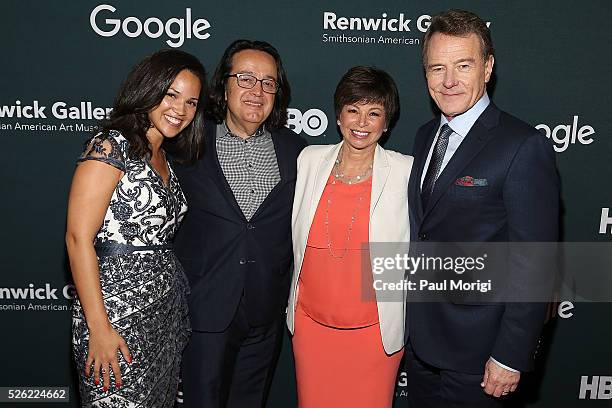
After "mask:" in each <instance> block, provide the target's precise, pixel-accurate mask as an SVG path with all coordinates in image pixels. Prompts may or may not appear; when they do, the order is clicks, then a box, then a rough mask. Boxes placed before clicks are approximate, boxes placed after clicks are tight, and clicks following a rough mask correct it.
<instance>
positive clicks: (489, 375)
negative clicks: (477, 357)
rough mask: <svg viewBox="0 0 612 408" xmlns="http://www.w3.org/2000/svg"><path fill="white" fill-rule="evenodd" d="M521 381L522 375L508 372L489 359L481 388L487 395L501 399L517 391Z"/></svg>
mask: <svg viewBox="0 0 612 408" xmlns="http://www.w3.org/2000/svg"><path fill="white" fill-rule="evenodd" d="M520 379H521V373H515V372H512V371H509V370H506V369H505V368H503V367H501V366H500V365H499V364H497V363H496V362H495V361H493V360H491V359H489V361H487V364H485V370H484V376H483V378H482V382H481V383H480V386H481V387H482V388H483V390H484V392H486V393H487V394H489V395H492V396H494V397H497V398H499V397H501V396H502V395H508V393H510V392H513V391H514V390H516V387H517V385H518V383H519V380H520Z"/></svg>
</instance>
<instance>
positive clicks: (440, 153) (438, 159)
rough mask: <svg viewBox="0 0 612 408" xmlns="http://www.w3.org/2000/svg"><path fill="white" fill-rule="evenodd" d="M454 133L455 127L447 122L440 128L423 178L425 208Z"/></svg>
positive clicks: (422, 193) (422, 189)
mask: <svg viewBox="0 0 612 408" xmlns="http://www.w3.org/2000/svg"><path fill="white" fill-rule="evenodd" d="M452 133H453V129H451V128H450V126H448V123H445V124H444V125H443V126H442V128H441V129H440V134H439V135H438V141H437V142H436V146H435V147H434V151H433V153H432V155H431V159H430V160H429V167H428V168H427V173H426V174H425V179H424V180H423V187H422V188H421V200H422V202H423V209H425V208H427V202H428V201H429V198H430V197H431V193H432V192H433V189H434V185H435V184H436V180H437V179H438V176H439V175H440V168H441V167H442V160H444V154H445V153H446V148H447V147H448V138H449V137H450V135H451V134H452Z"/></svg>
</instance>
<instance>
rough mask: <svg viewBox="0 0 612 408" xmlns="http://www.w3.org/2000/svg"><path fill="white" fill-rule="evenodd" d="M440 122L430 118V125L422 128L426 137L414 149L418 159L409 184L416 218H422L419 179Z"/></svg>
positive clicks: (422, 210) (421, 176)
mask: <svg viewBox="0 0 612 408" xmlns="http://www.w3.org/2000/svg"><path fill="white" fill-rule="evenodd" d="M439 123H440V120H439V119H437V120H432V121H431V122H430V125H429V126H428V127H427V128H425V129H424V131H423V132H424V134H425V135H426V137H427V138H426V139H425V141H424V142H423V143H421V144H420V145H419V146H416V148H415V151H414V157H415V160H416V159H417V158H418V161H417V162H416V163H415V166H414V170H413V172H414V176H413V177H412V179H413V183H412V186H411V193H412V194H411V197H413V198H412V204H413V205H414V207H415V208H416V213H417V216H418V219H423V212H424V209H423V203H422V201H421V179H422V178H423V172H424V171H425V162H426V161H427V155H428V153H429V151H430V150H431V145H432V143H433V141H434V138H435V136H436V130H437V126H436V125H437V124H439Z"/></svg>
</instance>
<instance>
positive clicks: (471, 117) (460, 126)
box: [440, 91, 491, 138]
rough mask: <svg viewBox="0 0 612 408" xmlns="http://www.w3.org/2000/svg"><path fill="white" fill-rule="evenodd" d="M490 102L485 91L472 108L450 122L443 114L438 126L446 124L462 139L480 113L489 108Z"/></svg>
mask: <svg viewBox="0 0 612 408" xmlns="http://www.w3.org/2000/svg"><path fill="white" fill-rule="evenodd" d="M490 103H491V100H490V99H489V95H487V92H486V91H485V93H484V95H482V97H481V98H480V99H479V100H478V102H476V103H475V104H474V106H472V107H471V108H470V109H468V110H467V111H465V112H464V113H462V114H461V115H457V116H455V117H454V118H453V119H452V120H451V121H450V122H449V121H448V119H446V116H444V115H443V114H442V115H440V126H443V125H444V124H446V123H448V125H449V126H450V128H451V129H452V130H453V132H455V133H457V134H458V135H459V136H461V137H462V138H464V137H466V136H467V134H468V133H469V131H470V129H472V126H474V123H476V120H477V119H478V118H479V117H480V115H481V114H482V112H484V110H485V109H486V108H487V106H489V104H490Z"/></svg>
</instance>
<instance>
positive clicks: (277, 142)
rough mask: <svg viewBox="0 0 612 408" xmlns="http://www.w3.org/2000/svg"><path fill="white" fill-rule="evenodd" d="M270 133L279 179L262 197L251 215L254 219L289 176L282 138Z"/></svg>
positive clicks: (268, 203) (272, 198)
mask: <svg viewBox="0 0 612 408" xmlns="http://www.w3.org/2000/svg"><path fill="white" fill-rule="evenodd" d="M270 133H271V135H272V143H273V144H274V153H275V155H276V163H277V166H278V172H279V173H280V180H279V182H278V183H276V185H275V186H274V187H273V188H272V191H270V192H269V193H268V195H267V196H266V198H264V200H263V202H262V203H261V205H260V206H259V208H258V209H257V210H256V211H255V214H253V217H252V218H251V219H255V217H257V215H258V214H259V213H260V212H261V211H263V210H264V208H266V207H267V206H268V205H270V203H271V202H272V200H274V197H275V196H276V195H277V194H278V192H279V191H280V190H281V189H282V187H283V185H284V184H285V183H286V182H287V179H288V178H289V165H290V163H289V160H287V157H286V155H285V149H284V146H285V145H284V144H283V140H281V139H282V137H281V136H279V135H278V133H277V132H274V131H272V132H270Z"/></svg>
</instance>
